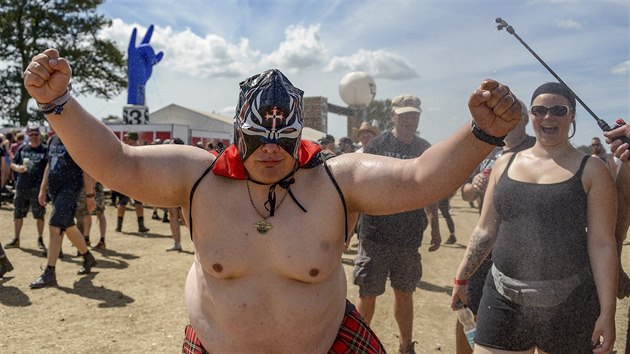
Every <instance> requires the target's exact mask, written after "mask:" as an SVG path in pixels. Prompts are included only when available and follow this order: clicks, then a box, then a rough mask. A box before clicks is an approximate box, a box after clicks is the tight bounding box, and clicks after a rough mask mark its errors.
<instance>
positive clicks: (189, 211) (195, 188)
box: [188, 156, 219, 240]
mask: <svg viewBox="0 0 630 354" xmlns="http://www.w3.org/2000/svg"><path fill="white" fill-rule="evenodd" d="M218 159H219V157H218V156H217V157H216V158H215V159H214V161H212V163H211V164H210V166H208V168H206V170H205V171H203V173H202V174H201V176H200V177H199V178H197V181H195V184H193V186H192V189H191V190H190V198H189V201H188V227H189V230H190V239H191V240H192V238H193V219H192V201H193V195H194V194H195V191H196V190H197V187H198V186H199V183H201V180H202V179H203V178H204V177H206V175H207V174H208V173H209V172H210V171H212V167H214V164H215V163H216V162H217V160H218Z"/></svg>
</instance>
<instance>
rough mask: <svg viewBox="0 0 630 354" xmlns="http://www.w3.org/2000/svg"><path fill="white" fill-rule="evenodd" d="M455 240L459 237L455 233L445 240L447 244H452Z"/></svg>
mask: <svg viewBox="0 0 630 354" xmlns="http://www.w3.org/2000/svg"><path fill="white" fill-rule="evenodd" d="M455 242H457V237H455V235H451V236H449V237H448V240H446V242H444V244H445V245H452V244H454V243H455Z"/></svg>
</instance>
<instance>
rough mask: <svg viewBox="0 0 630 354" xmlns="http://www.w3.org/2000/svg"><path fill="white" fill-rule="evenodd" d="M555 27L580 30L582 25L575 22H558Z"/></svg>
mask: <svg viewBox="0 0 630 354" xmlns="http://www.w3.org/2000/svg"><path fill="white" fill-rule="evenodd" d="M557 26H558V27H560V28H564V29H581V28H582V24H581V23H579V22H577V21H575V20H560V21H558V23H557Z"/></svg>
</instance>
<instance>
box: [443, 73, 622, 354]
mask: <svg viewBox="0 0 630 354" xmlns="http://www.w3.org/2000/svg"><path fill="white" fill-rule="evenodd" d="M530 116H531V121H532V127H533V129H534V132H535V134H536V144H535V145H534V146H533V147H532V148H530V149H527V150H523V151H521V152H518V153H515V154H505V155H503V156H502V157H501V158H499V159H498V160H497V161H496V163H495V165H494V168H493V169H492V172H491V175H490V180H489V183H488V189H487V191H488V192H487V193H486V194H485V198H484V208H483V210H482V213H481V216H480V218H479V221H478V223H477V226H476V227H475V230H474V231H473V233H472V235H471V237H470V241H469V244H468V248H467V250H466V253H465V255H464V258H463V260H462V262H461V264H460V266H459V268H458V270H457V273H456V275H455V285H454V287H453V297H452V304H451V306H452V307H453V308H454V309H456V308H458V307H461V306H462V304H466V300H467V299H466V287H465V285H466V281H467V279H468V278H470V276H471V275H472V274H473V273H474V272H475V270H476V269H477V267H478V266H479V264H480V263H481V262H482V261H483V259H484V258H485V257H486V255H487V254H488V253H490V251H491V250H492V258H493V261H494V266H493V268H492V270H491V272H489V273H488V276H487V278H486V284H485V287H484V292H483V297H482V299H481V304H480V306H479V313H478V317H477V320H478V322H477V329H476V336H475V343H476V346H475V353H508V352H509V353H533V352H534V350H535V349H538V352H539V353H567V354H569V353H570V354H575V353H591V352H592V353H610V352H611V351H612V349H613V344H614V341H615V321H614V318H615V305H616V304H615V301H616V299H615V295H616V290H617V271H616V270H617V263H616V262H617V251H616V246H615V238H614V227H615V217H616V194H615V193H616V191H615V185H614V182H613V180H612V177H611V175H610V173H609V172H608V168H607V166H606V164H604V163H603V162H602V161H601V160H600V159H598V158H595V157H589V156H587V155H586V154H584V153H582V152H580V151H579V150H577V149H575V148H574V147H573V146H572V145H571V143H570V141H569V139H570V137H571V136H572V135H573V133H575V98H574V96H573V94H572V93H571V91H570V90H569V89H568V88H567V87H566V86H564V85H561V84H559V83H556V82H551V83H546V84H543V85H541V86H540V87H538V88H537V89H536V90H535V91H534V94H533V95H532V100H531V108H530ZM571 130H573V133H572V134H569V133H570V131H571Z"/></svg>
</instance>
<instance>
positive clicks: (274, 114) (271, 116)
mask: <svg viewBox="0 0 630 354" xmlns="http://www.w3.org/2000/svg"><path fill="white" fill-rule="evenodd" d="M283 119H284V113H283V112H282V110H281V109H280V108H278V107H275V106H274V107H273V108H272V109H271V111H269V113H267V114H265V120H271V130H276V120H278V121H279V122H282V120H283Z"/></svg>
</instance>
